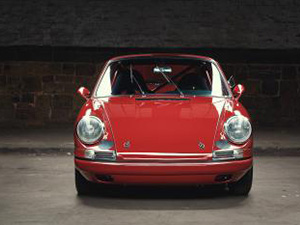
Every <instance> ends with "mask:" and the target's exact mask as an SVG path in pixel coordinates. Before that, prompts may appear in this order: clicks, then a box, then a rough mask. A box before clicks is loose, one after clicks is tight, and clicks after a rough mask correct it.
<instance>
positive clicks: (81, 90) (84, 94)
mask: <svg viewBox="0 0 300 225" xmlns="http://www.w3.org/2000/svg"><path fill="white" fill-rule="evenodd" d="M77 93H78V94H80V95H81V96H82V97H83V98H84V99H85V100H88V99H89V97H90V94H91V93H90V91H89V90H88V89H87V88H85V87H80V88H79V89H78V90H77Z"/></svg>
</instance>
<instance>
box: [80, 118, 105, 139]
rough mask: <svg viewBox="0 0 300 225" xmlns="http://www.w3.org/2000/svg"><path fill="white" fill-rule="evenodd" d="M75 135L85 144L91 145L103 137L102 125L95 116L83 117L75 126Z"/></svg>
mask: <svg viewBox="0 0 300 225" xmlns="http://www.w3.org/2000/svg"><path fill="white" fill-rule="evenodd" d="M77 135H78V137H79V139H80V140H81V141H82V142H84V143H86V144H93V143H95V142H96V141H97V140H98V139H99V138H101V137H102V136H103V135H104V124H103V123H102V121H101V120H100V119H99V118H97V117H95V116H85V117H83V118H82V119H81V120H80V121H79V122H78V124H77Z"/></svg>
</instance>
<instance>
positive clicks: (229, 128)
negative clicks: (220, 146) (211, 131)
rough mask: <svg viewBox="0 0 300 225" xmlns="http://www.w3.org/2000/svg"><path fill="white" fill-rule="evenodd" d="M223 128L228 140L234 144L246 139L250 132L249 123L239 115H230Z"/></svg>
mask: <svg viewBox="0 0 300 225" xmlns="http://www.w3.org/2000/svg"><path fill="white" fill-rule="evenodd" d="M224 129H225V133H226V135H227V137H228V138H229V140H230V141H232V142H234V143H236V144H242V143H244V142H245V141H247V140H248V139H249V137H250V136H251V133H252V126H251V123H250V122H249V120H248V119H247V118H246V117H244V116H241V115H238V116H233V117H230V118H229V119H228V120H227V121H226V123H225V124H224Z"/></svg>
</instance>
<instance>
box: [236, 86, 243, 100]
mask: <svg viewBox="0 0 300 225" xmlns="http://www.w3.org/2000/svg"><path fill="white" fill-rule="evenodd" d="M244 91H245V87H244V86H243V85H241V84H238V85H236V86H235V87H234V88H233V95H234V97H235V99H236V100H239V98H240V97H241V96H242V94H243V92H244Z"/></svg>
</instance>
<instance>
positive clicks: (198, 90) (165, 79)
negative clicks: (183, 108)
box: [95, 57, 229, 97]
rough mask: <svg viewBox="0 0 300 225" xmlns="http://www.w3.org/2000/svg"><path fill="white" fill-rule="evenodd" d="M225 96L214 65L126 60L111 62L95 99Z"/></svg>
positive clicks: (172, 60)
mask: <svg viewBox="0 0 300 225" xmlns="http://www.w3.org/2000/svg"><path fill="white" fill-rule="evenodd" d="M166 94H167V95H181V96H184V95H195V96H220V97H221V96H228V95H229V92H228V89H227V86H226V85H225V81H224V78H223V76H222V75H221V74H220V72H219V70H218V68H217V67H216V65H215V64H214V63H211V62H208V61H204V60H199V59H190V58H183V59H182V58H153V57H148V58H130V59H121V60H119V61H113V62H111V63H110V64H109V65H108V67H107V69H106V71H105V72H104V74H103V76H102V78H101V81H100V84H99V85H98V88H97V89H96V92H95V95H96V97H106V96H114V95H116V96H117V95H166Z"/></svg>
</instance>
